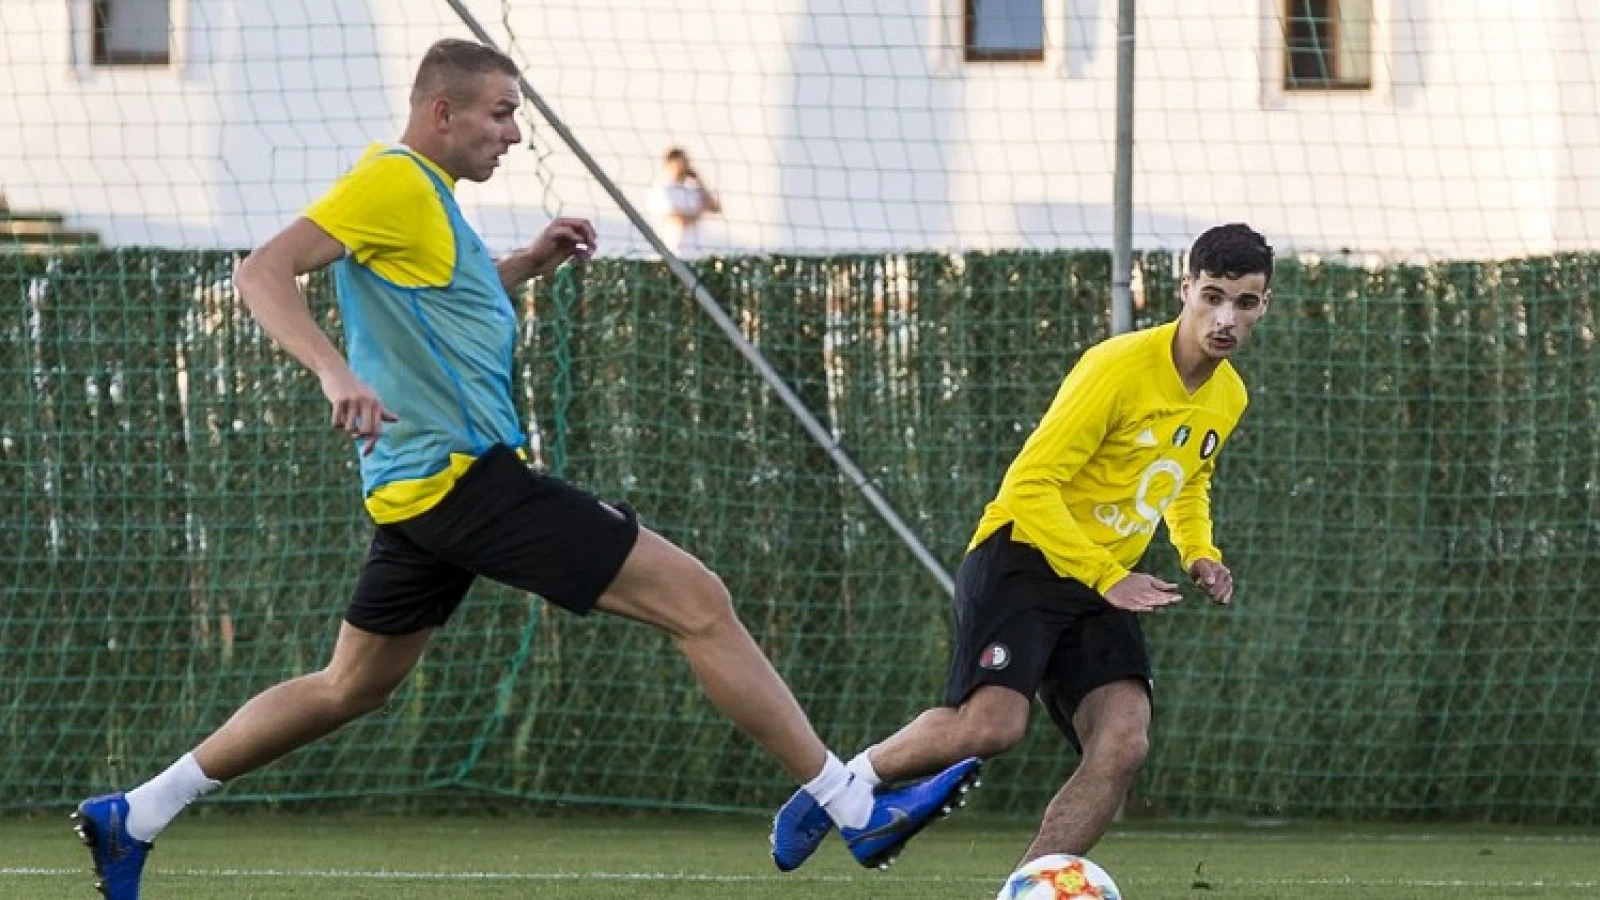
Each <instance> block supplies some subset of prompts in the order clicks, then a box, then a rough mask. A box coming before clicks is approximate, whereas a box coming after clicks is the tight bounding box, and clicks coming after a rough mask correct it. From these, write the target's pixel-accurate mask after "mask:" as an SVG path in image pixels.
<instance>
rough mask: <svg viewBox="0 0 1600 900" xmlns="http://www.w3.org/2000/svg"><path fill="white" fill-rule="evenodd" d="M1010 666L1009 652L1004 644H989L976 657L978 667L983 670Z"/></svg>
mask: <svg viewBox="0 0 1600 900" xmlns="http://www.w3.org/2000/svg"><path fill="white" fill-rule="evenodd" d="M1009 665H1011V650H1010V648H1008V647H1006V645H1005V644H990V645H989V646H987V647H985V648H983V655H982V656H980V657H978V666H979V667H980V668H984V669H994V670H999V669H1004V668H1005V667H1006V666H1009Z"/></svg>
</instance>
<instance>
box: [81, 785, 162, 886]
mask: <svg viewBox="0 0 1600 900" xmlns="http://www.w3.org/2000/svg"><path fill="white" fill-rule="evenodd" d="M72 818H73V821H74V822H76V823H77V825H76V827H77V831H78V837H80V838H82V839H83V842H84V843H85V844H87V845H88V847H89V855H90V856H91V857H93V858H94V874H95V876H96V877H97V879H98V880H97V881H96V882H95V885H94V886H95V887H97V888H99V889H100V893H102V894H104V895H105V897H106V900H139V876H140V875H141V874H142V873H143V872H144V860H145V857H146V856H147V855H148V854H149V853H150V847H151V845H150V844H147V843H145V842H144V841H136V840H134V839H133V836H132V835H130V834H128V828H127V825H126V824H125V823H126V822H127V820H128V798H127V797H126V796H125V795H123V794H106V795H105V796H104V797H93V798H91V799H88V800H85V801H83V802H82V803H80V804H78V811H77V812H75V813H73V814H72Z"/></svg>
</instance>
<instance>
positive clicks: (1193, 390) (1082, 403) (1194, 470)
mask: <svg viewBox="0 0 1600 900" xmlns="http://www.w3.org/2000/svg"><path fill="white" fill-rule="evenodd" d="M1272 261H1273V258H1272V248H1271V247H1269V246H1268V245H1267V242H1266V240H1265V239H1264V238H1262V236H1261V235H1259V234H1257V233H1256V232H1255V231H1253V230H1251V229H1250V228H1249V227H1248V226H1246V225H1238V224H1235V225H1222V226H1218V227H1216V228H1212V229H1211V230H1209V231H1207V232H1205V233H1204V234H1202V235H1200V237H1199V238H1198V239H1197V240H1196V241H1195V243H1194V246H1193V248H1192V249H1191V251H1190V254H1189V267H1188V272H1187V274H1186V275H1185V276H1184V278H1183V283H1182V288H1181V290H1182V299H1183V311H1182V312H1181V313H1180V314H1179V316H1178V318H1177V320H1176V321H1173V322H1169V323H1167V324H1165V325H1162V326H1160V327H1157V328H1151V329H1149V330H1147V331H1140V332H1136V333H1133V334H1125V335H1120V336H1118V337H1114V338H1111V339H1110V340H1108V341H1105V342H1103V343H1101V344H1099V345H1097V346H1095V347H1093V348H1091V349H1090V350H1089V351H1088V352H1087V353H1085V354H1084V355H1083V357H1082V359H1080V360H1079V361H1078V363H1077V365H1076V366H1074V367H1073V369H1072V371H1071V372H1069V373H1068V374H1067V377H1066V380H1065V381H1064V382H1063V383H1062V385H1061V389H1060V390H1059V391H1058V392H1057V394H1056V397H1055V402H1053V403H1052V404H1051V405H1050V409H1049V411H1047V412H1046V413H1045V415H1044V419H1043V420H1042V421H1040V423H1039V427H1038V428H1037V429H1035V430H1034V432H1033V434H1032V435H1031V436H1030V437H1029V438H1028V440H1027V442H1026V443H1025V444H1024V445H1023V447H1022V451H1021V452H1020V453H1019V454H1017V457H1016V459H1015V460H1013V461H1012V463H1011V467H1010V468H1009V469H1008V470H1007V471H1006V474H1005V478H1004V479H1003V480H1002V481H1001V483H1000V490H999V492H998V493H997V494H996V495H995V498H994V500H993V502H991V503H990V504H989V505H988V507H987V508H985V509H984V511H983V516H982V518H980V519H979V521H978V527H977V529H976V531H975V533H974V534H973V536H972V541H971V543H970V544H969V546H968V548H967V554H966V556H965V558H964V559H963V560H962V562H961V566H960V568H959V569H958V570H957V572H956V597H955V635H954V649H953V652H952V654H951V659H950V669H949V675H948V677H947V680H946V685H945V695H944V705H942V706H938V707H935V708H933V709H930V710H928V711H926V712H924V713H923V714H922V715H921V716H919V717H918V718H917V719H916V720H914V721H913V722H911V723H910V724H909V725H907V726H906V727H905V728H903V729H901V730H900V731H899V732H898V733H897V734H895V735H893V736H892V737H890V738H888V739H887V740H885V741H883V742H882V743H881V744H878V745H877V746H874V747H870V748H868V749H867V750H866V751H864V752H862V753H861V754H859V755H858V756H856V757H855V758H854V759H852V760H851V761H850V763H849V766H848V767H849V768H850V769H851V771H853V772H855V773H856V776H857V777H858V778H860V779H862V780H864V781H866V782H868V783H870V784H874V785H879V784H894V783H897V782H900V781H902V780H904V779H908V778H917V777H919V776H925V775H927V774H929V773H932V772H938V771H940V770H941V769H943V768H944V767H945V766H948V765H950V764H952V763H958V762H959V761H960V760H963V759H965V758H967V757H979V758H984V759H987V758H989V757H991V756H994V755H996V754H999V753H1003V752H1005V751H1007V750H1010V749H1011V748H1012V747H1015V746H1016V745H1017V744H1018V743H1020V742H1021V741H1022V738H1023V735H1024V734H1025V733H1026V731H1027V727H1028V714H1029V709H1030V704H1031V703H1032V701H1033V698H1034V696H1035V695H1037V696H1038V698H1039V700H1040V702H1041V703H1042V704H1043V705H1044V708H1045V709H1046V710H1047V711H1048V712H1049V713H1050V718H1051V719H1052V720H1054V722H1055V724H1056V727H1057V728H1059V729H1060V730H1061V732H1062V734H1064V735H1065V736H1066V738H1067V740H1068V741H1069V742H1071V743H1072V745H1073V746H1074V747H1075V748H1077V749H1078V751H1079V752H1080V754H1081V759H1080V761H1079V764H1078V768H1077V770H1076V771H1075V772H1074V773H1073V774H1072V777H1071V778H1069V779H1068V780H1067V783H1066V784H1065V785H1064V786H1063V787H1062V788H1061V790H1060V792H1059V793H1058V794H1057V795H1056V797H1055V799H1054V800H1052V801H1051V803H1050V806H1049V808H1048V809H1046V810H1045V814H1044V820H1043V822H1042V824H1041V825H1040V828H1039V832H1038V835H1037V837H1036V838H1035V839H1034V842H1033V845H1032V846H1031V847H1029V848H1028V851H1027V853H1026V854H1025V855H1024V857H1023V861H1024V862H1026V861H1029V860H1032V859H1035V858H1037V857H1040V856H1044V855H1046V854H1049V853H1071V854H1075V855H1082V854H1084V853H1086V852H1088V850H1089V848H1090V847H1092V846H1094V844H1095V843H1096V842H1097V841H1099V839H1100V837H1101V835H1103V834H1104V833H1105V830H1106V827H1107V826H1108V825H1109V824H1110V822H1111V818H1112V816H1113V815H1114V814H1115V813H1116V811H1117V807H1118V806H1119V805H1121V803H1122V798H1123V796H1124V795H1125V794H1126V792H1127V790H1128V787H1129V786H1130V785H1131V784H1132V783H1133V778H1134V776H1135V775H1136V774H1137V773H1138V771H1139V767H1140V766H1141V765H1142V764H1143V763H1144V758H1145V751H1146V748H1147V747H1148V745H1149V736H1148V732H1149V727H1150V697H1151V688H1152V684H1153V682H1152V676H1151V671H1150V656H1149V654H1148V652H1147V651H1146V649H1145V641H1144V631H1143V629H1142V628H1141V627H1140V624H1139V617H1140V616H1143V615H1147V614H1149V613H1151V612H1154V611H1155V610H1158V609H1161V608H1162V607H1164V606H1167V605H1169V604H1172V603H1176V602H1178V600H1180V599H1181V597H1180V595H1179V594H1178V589H1177V586H1176V585H1173V584H1169V583H1168V582H1165V581H1162V580H1161V579H1159V578H1154V577H1152V576H1150V575H1144V574H1141V573H1137V572H1133V571H1130V570H1131V569H1132V567H1133V566H1134V565H1136V564H1137V563H1138V561H1139V559H1140V557H1142V556H1143V555H1144V552H1145V549H1146V548H1148V547H1149V546H1150V539H1151V537H1152V536H1153V535H1154V534H1155V529H1156V525H1157V523H1158V522H1161V521H1165V522H1166V525H1167V531H1168V533H1169V534H1170V535H1171V537H1172V542H1173V544H1174V545H1175V546H1176V548H1177V550H1178V553H1179V555H1180V556H1181V558H1182V564H1183V568H1184V571H1186V572H1188V573H1189V575H1190V577H1191V578H1193V579H1194V581H1195V583H1196V584H1197V585H1198V586H1199V587H1200V589H1201V591H1203V592H1204V593H1205V594H1206V595H1207V596H1208V597H1209V598H1210V599H1211V600H1212V601H1213V602H1215V603H1217V604H1221V605H1226V604H1227V603H1228V602H1229V600H1230V599H1231V598H1232V596H1233V576H1232V575H1231V574H1230V573H1229V571H1228V568H1227V566H1225V565H1223V562H1222V552H1221V551H1220V550H1218V549H1217V547H1216V544H1215V543H1214V542H1213V540H1212V529H1211V473H1212V471H1213V470H1214V469H1215V468H1216V464H1217V456H1218V454H1220V453H1221V452H1222V448H1223V447H1224V446H1225V445H1226V444H1227V442H1228V437H1229V435H1231V434H1232V433H1233V429H1234V426H1236V425H1237V424H1238V423H1239V417H1240V416H1241V415H1243V413H1244V409H1245V404H1246V402H1247V401H1248V397H1247V395H1246V393H1245V388H1244V382H1243V381H1242V380H1241V379H1240V378H1239V373H1238V372H1236V371H1235V370H1234V368H1233V365H1232V364H1231V363H1229V362H1228V359H1229V357H1231V356H1232V355H1233V354H1234V353H1235V352H1237V351H1238V350H1239V348H1240V347H1242V346H1244V344H1245V342H1246V341H1247V340H1249V338H1250V332H1251V330H1252V329H1253V328H1254V327H1255V324H1256V322H1257V321H1259V320H1260V319H1261V317H1262V315H1264V314H1265V313H1266V311H1267V306H1268V304H1269V302H1270V301H1271V292H1270V291H1269V289H1268V287H1269V285H1270V283H1271V281H1272ZM778 820H779V821H808V822H811V823H812V824H813V826H814V827H813V828H812V829H811V831H810V832H809V833H810V834H811V835H813V836H814V840H811V841H808V842H806V843H805V844H804V845H803V846H801V847H799V848H798V849H797V851H796V853H795V857H796V858H798V859H799V860H800V861H802V862H803V861H804V858H805V856H807V855H809V851H811V850H815V849H816V846H817V845H818V844H820V843H821V841H822V836H823V835H826V833H827V817H826V816H825V815H823V814H822V812H821V811H820V810H818V809H816V805H815V803H814V802H813V801H812V800H811V798H809V797H807V796H805V795H804V794H803V793H796V794H795V796H794V797H793V798H791V799H790V801H789V803H787V804H785V806H784V807H783V809H781V810H780V811H779V813H778Z"/></svg>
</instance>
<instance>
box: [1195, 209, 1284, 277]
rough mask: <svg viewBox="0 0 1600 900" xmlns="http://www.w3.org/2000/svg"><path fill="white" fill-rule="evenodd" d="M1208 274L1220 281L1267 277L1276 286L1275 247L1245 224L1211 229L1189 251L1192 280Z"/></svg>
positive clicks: (1198, 238)
mask: <svg viewBox="0 0 1600 900" xmlns="http://www.w3.org/2000/svg"><path fill="white" fill-rule="evenodd" d="M1201 272H1207V273H1210V274H1211V275H1214V276H1217V277H1219V278H1242V277H1244V276H1246V275H1255V274H1261V275H1264V276H1266V280H1267V284H1271V283H1272V245H1271V244H1268V243H1267V239H1266V238H1264V237H1262V236H1261V235H1260V233H1258V232H1257V231H1256V230H1255V229H1253V228H1251V227H1250V226H1249V225H1246V224H1244V223H1243V222H1232V223H1229V224H1227V225H1218V226H1216V227H1215V228H1210V229H1207V230H1206V232H1205V233H1204V234H1202V235H1200V236H1199V237H1197V238H1195V241H1194V246H1193V247H1191V248H1189V276H1190V277H1191V278H1198V277H1199V276H1200V273H1201Z"/></svg>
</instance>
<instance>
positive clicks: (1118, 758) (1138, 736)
mask: <svg viewBox="0 0 1600 900" xmlns="http://www.w3.org/2000/svg"><path fill="white" fill-rule="evenodd" d="M1149 755H1150V734H1149V732H1148V731H1146V730H1145V729H1144V728H1142V727H1139V726H1136V725H1126V726H1120V727H1111V728H1103V729H1100V730H1098V731H1096V732H1095V734H1094V735H1093V736H1092V737H1091V738H1090V740H1088V741H1086V742H1085V743H1084V747H1083V760H1084V763H1085V764H1086V765H1092V766H1094V767H1095V768H1098V769H1102V770H1104V771H1108V772H1112V773H1115V774H1117V775H1121V776H1124V777H1132V776H1133V775H1135V774H1137V773H1138V771H1139V769H1140V768H1142V767H1143V766H1144V761H1145V758H1146V757H1148V756H1149Z"/></svg>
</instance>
